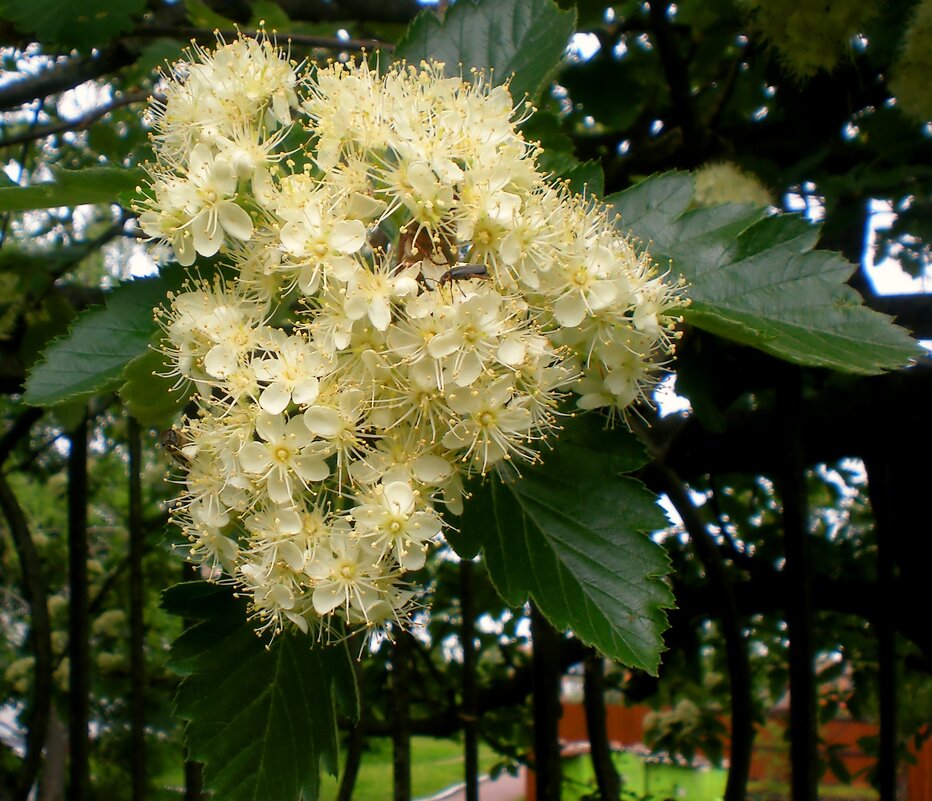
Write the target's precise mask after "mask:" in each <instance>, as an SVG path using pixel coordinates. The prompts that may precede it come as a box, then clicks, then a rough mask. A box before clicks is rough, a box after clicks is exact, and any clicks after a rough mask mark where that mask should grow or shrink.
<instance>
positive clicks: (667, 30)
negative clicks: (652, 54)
mask: <svg viewBox="0 0 932 801" xmlns="http://www.w3.org/2000/svg"><path fill="white" fill-rule="evenodd" d="M669 7H670V3H668V2H665V1H662V0H654V1H653V2H651V4H650V24H651V31H652V32H653V34H654V41H655V42H656V43H657V50H658V52H659V53H660V61H661V63H662V65H663V73H664V75H665V76H666V78H667V85H668V86H669V87H670V99H671V100H672V101H673V116H674V118H675V119H676V121H677V122H678V123H679V126H680V127H681V128H682V129H683V136H684V138H685V140H686V144H687V146H691V147H693V148H696V147H698V146H699V145H700V144H701V141H700V131H699V128H698V126H697V124H696V114H695V109H694V107H693V99H692V96H691V95H690V88H689V74H688V72H687V69H686V61H685V60H684V59H683V57H682V56H681V55H680V51H679V50H678V49H677V46H676V42H675V41H674V39H673V28H672V27H671V25H670V20H669V18H668V17H667V11H668V10H669Z"/></svg>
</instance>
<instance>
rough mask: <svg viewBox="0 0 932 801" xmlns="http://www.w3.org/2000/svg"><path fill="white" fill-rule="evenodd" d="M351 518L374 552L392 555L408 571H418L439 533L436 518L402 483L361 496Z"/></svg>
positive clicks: (376, 489)
mask: <svg viewBox="0 0 932 801" xmlns="http://www.w3.org/2000/svg"><path fill="white" fill-rule="evenodd" d="M358 500H359V501H360V502H359V503H358V505H357V506H355V507H354V508H353V509H352V510H351V511H350V515H351V516H352V518H353V519H354V520H355V521H356V530H357V531H358V532H359V533H360V535H362V536H364V537H367V538H368V539H369V540H370V542H371V543H372V546H373V548H375V549H376V550H379V551H380V552H382V553H384V552H386V551H389V550H391V551H393V552H394V555H395V558H396V559H397V560H398V563H399V564H400V565H401V566H402V567H403V568H404V569H405V570H419V569H420V568H422V567H423V566H424V560H425V559H426V556H427V543H428V542H430V541H431V540H432V539H434V537H436V536H437V535H438V534H439V533H440V529H441V523H440V518H439V517H437V515H436V514H435V513H434V512H433V511H431V510H427V509H423V508H418V503H417V494H416V493H415V492H414V490H413V489H411V487H410V486H409V485H408V484H406V483H404V482H401V481H394V482H392V483H390V484H378V485H377V486H376V487H375V488H374V489H373V490H372V491H371V492H370V493H368V494H366V495H364V496H361V497H360V498H359V499H358Z"/></svg>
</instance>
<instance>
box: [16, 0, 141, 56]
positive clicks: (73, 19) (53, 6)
mask: <svg viewBox="0 0 932 801" xmlns="http://www.w3.org/2000/svg"><path fill="white" fill-rule="evenodd" d="M144 8H145V0H79V2H76V0H0V14H2V15H3V17H4V18H5V19H7V20H8V21H10V22H12V23H13V24H14V25H15V26H16V27H17V28H18V29H19V30H21V31H24V32H27V33H34V34H35V35H36V37H37V38H38V39H39V40H41V41H43V42H54V43H56V44H60V45H64V46H65V47H76V48H78V49H82V50H89V49H91V48H92V47H101V46H102V45H104V44H106V43H107V42H109V41H110V40H111V39H113V38H114V37H115V36H117V35H119V34H121V33H125V32H126V31H128V30H130V29H131V28H132V27H133V24H134V19H133V18H134V17H135V16H136V15H137V14H139V13H140V12H141V11H142V10H143V9H144Z"/></svg>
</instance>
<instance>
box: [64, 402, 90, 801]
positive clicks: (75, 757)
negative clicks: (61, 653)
mask: <svg viewBox="0 0 932 801" xmlns="http://www.w3.org/2000/svg"><path fill="white" fill-rule="evenodd" d="M87 434H88V425H87V415H86V413H85V416H84V419H83V420H82V421H81V422H80V423H79V424H78V426H77V428H75V430H74V431H73V432H72V433H71V435H70V443H71V449H70V451H69V453H68V581H69V593H70V598H69V601H70V606H69V615H68V660H69V682H68V742H69V743H70V745H71V766H70V767H71V769H70V771H69V783H68V798H69V800H70V801H85V799H87V798H88V792H89V781H90V776H89V746H90V742H89V736H88V709H89V705H90V675H89V668H90V649H89V643H88V611H87V609H88V580H87V558H88V545H87Z"/></svg>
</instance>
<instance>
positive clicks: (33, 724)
mask: <svg viewBox="0 0 932 801" xmlns="http://www.w3.org/2000/svg"><path fill="white" fill-rule="evenodd" d="M41 416H42V411H41V410H40V409H27V410H26V411H25V412H23V413H22V414H21V415H19V417H17V418H16V420H15V421H14V422H13V424H12V425H11V426H10V428H9V429H7V430H6V431H5V432H4V434H3V437H2V438H0V511H2V513H3V516H4V517H5V518H6V522H7V526H8V527H9V530H10V535H11V536H12V538H13V548H14V549H15V550H16V558H17V559H18V560H19V569H20V573H21V576H22V579H21V581H22V587H23V598H24V599H25V600H26V603H27V604H28V605H29V615H30V620H31V625H30V631H29V641H30V644H31V645H32V656H33V659H34V660H35V663H34V669H33V682H32V688H33V689H32V708H31V709H30V710H29V717H28V719H27V720H28V723H27V725H28V731H27V734H26V754H25V757H24V759H23V764H22V766H21V767H20V771H19V776H18V777H17V779H16V785H15V787H14V788H13V798H14V799H16V801H25V799H26V798H27V797H28V796H29V793H30V791H31V790H32V785H33V784H34V783H35V780H36V776H37V775H38V773H39V768H40V767H41V765H42V749H43V747H44V746H45V744H46V737H47V734H48V727H49V725H50V716H51V715H52V714H53V712H52V670H53V667H52V626H51V622H50V620H49V608H48V592H47V591H46V587H45V577H44V576H43V573H42V560H41V558H40V557H39V552H38V551H37V550H36V545H35V542H33V539H32V533H31V532H30V531H29V522H28V521H27V520H26V515H25V513H24V512H23V507H22V506H20V503H19V500H18V499H17V497H16V494H15V493H14V492H13V489H12V487H10V485H9V483H7V480H6V476H5V475H3V472H2V467H3V463H4V462H5V461H6V459H7V457H8V456H9V455H10V454H11V453H12V452H13V449H14V448H15V447H16V445H17V444H18V443H19V441H20V440H21V439H23V437H25V436H26V435H27V434H28V433H29V429H30V428H31V427H32V425H33V424H34V423H35V422H36V421H37V420H38V419H39V418H40V417H41Z"/></svg>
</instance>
